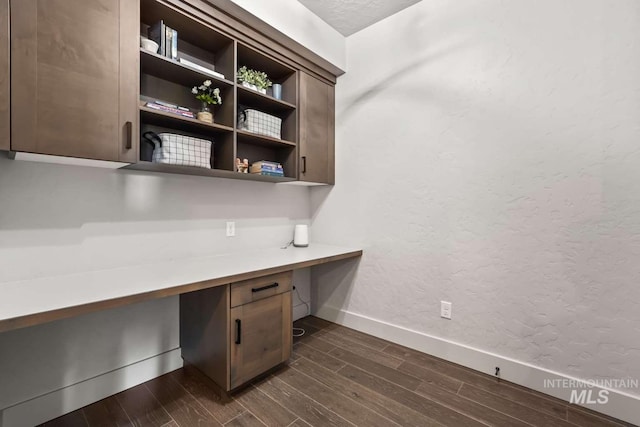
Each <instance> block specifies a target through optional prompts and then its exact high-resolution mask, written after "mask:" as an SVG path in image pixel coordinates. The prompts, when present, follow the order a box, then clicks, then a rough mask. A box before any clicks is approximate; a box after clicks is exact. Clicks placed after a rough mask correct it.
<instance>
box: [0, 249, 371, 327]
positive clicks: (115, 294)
mask: <svg viewBox="0 0 640 427" xmlns="http://www.w3.org/2000/svg"><path fill="white" fill-rule="evenodd" d="M361 255H362V250H359V249H353V248H344V247H338V246H330V245H320V244H311V245H310V246H309V247H308V248H295V247H289V248H288V249H280V248H274V249H263V250H256V251H246V252H242V253H234V254H226V255H216V256H203V257H197V258H186V259H170V260H163V261H161V262H157V263H149V264H143V265H134V266H128V267H122V268H116V269H108V270H99V271H89V272H82V273H77V274H70V275H64V276H55V277H44V278H38V279H31V280H21V281H14V282H4V283H3V282H0V295H2V298H0V332H4V331H8V330H11V329H18V328H23V327H26V326H33V325H38V324H41V323H46V322H50V321H53V320H57V319H63V318H66V317H72V316H77V315H80V314H84V313H90V312H94V311H98V310H104V309H109V308H114V307H119V306H123V305H128V304H133V303H137V302H141V301H146V300H150V299H154V298H163V297H167V296H172V295H179V294H184V293H187V292H192V291H197V290H202V289H208V288H213V287H216V286H222V285H228V284H229V283H232V282H238V281H242V280H247V279H252V278H256V277H261V276H265V275H268V274H273V273H280V272H285V271H289V270H294V269H297V268H305V267H311V266H314V265H319V264H324V263H327V262H331V261H338V260H342V259H347V258H356V257H359V256H361Z"/></svg>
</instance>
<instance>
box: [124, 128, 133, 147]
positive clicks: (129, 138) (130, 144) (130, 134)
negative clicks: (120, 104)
mask: <svg viewBox="0 0 640 427" xmlns="http://www.w3.org/2000/svg"><path fill="white" fill-rule="evenodd" d="M124 127H125V130H126V132H127V142H126V143H125V146H124V148H126V149H127V150H131V149H132V148H133V122H126V123H125V124H124Z"/></svg>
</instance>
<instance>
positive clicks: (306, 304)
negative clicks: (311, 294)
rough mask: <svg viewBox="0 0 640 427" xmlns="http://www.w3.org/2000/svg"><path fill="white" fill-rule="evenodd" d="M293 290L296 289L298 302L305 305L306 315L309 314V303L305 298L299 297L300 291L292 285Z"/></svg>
mask: <svg viewBox="0 0 640 427" xmlns="http://www.w3.org/2000/svg"><path fill="white" fill-rule="evenodd" d="M293 290H294V291H296V296H297V297H298V299H299V300H300V302H302V304H304V305H305V306H306V307H307V316H308V315H310V314H311V307H309V303H308V302H306V301H305V300H303V299H302V298H300V293H299V292H298V289H297V288H296V287H295V286H294V287H293Z"/></svg>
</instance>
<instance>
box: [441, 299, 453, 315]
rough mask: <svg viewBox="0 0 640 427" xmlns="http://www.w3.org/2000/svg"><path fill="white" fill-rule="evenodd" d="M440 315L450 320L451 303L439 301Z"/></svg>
mask: <svg viewBox="0 0 640 427" xmlns="http://www.w3.org/2000/svg"><path fill="white" fill-rule="evenodd" d="M440 317H442V318H444V319H449V320H451V303H450V302H448V301H440Z"/></svg>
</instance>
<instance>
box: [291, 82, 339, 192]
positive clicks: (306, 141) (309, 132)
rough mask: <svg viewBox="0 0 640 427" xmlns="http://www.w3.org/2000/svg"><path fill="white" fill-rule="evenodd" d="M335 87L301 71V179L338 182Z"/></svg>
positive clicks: (299, 176)
mask: <svg viewBox="0 0 640 427" xmlns="http://www.w3.org/2000/svg"><path fill="white" fill-rule="evenodd" d="M334 150H335V88H334V86H333V85H330V84H327V83H325V82H323V81H321V80H318V79H316V78H315V77H312V76H310V75H308V74H306V73H303V72H301V73H300V161H299V165H298V170H299V174H298V179H299V180H300V181H306V182H317V183H325V184H334V182H335V177H334V171H335V154H334V153H335V151H334Z"/></svg>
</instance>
